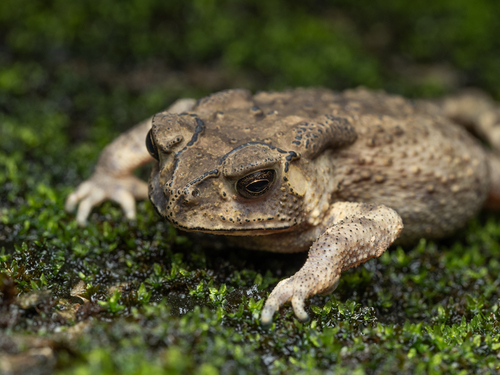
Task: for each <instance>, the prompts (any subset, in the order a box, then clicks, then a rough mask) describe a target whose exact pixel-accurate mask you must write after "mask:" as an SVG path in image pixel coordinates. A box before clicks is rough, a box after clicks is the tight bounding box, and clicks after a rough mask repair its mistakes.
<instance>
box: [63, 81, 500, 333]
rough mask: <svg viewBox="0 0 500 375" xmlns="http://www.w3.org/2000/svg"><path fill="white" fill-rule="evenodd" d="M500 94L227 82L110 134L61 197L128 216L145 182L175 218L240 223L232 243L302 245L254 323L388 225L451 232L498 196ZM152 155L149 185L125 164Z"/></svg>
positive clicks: (388, 239) (421, 232)
mask: <svg viewBox="0 0 500 375" xmlns="http://www.w3.org/2000/svg"><path fill="white" fill-rule="evenodd" d="M464 124H466V125H468V126H469V127H472V128H473V131H474V133H475V134H479V135H480V136H481V137H483V138H484V139H485V140H486V141H487V142H489V143H490V144H491V145H492V146H493V148H494V149H498V148H499V147H500V130H499V129H500V126H498V125H500V107H498V106H497V105H496V104H495V103H494V102H493V101H492V100H491V99H489V98H488V97H486V96H485V95H483V94H481V93H478V92H465V93H462V94H460V95H457V96H455V97H450V98H445V99H441V100H434V101H425V100H415V101H409V100H406V99H404V98H402V97H401V96H397V95H390V94H387V93H385V92H381V91H369V90H366V89H363V88H359V89H355V90H347V91H344V92H333V91H330V90H328V89H321V88H313V89H296V90H289V91H283V92H260V93H257V94H255V95H252V94H251V93H250V92H249V91H247V90H242V89H234V90H227V91H223V92H218V93H215V94H212V95H210V96H208V97H205V98H202V99H200V100H198V101H195V100H193V99H182V100H179V101H177V102H176V103H174V104H173V105H172V106H171V107H170V108H169V109H167V110H166V111H164V112H161V113H158V114H156V115H155V116H153V117H152V118H151V119H148V120H146V121H144V122H142V123H140V124H138V125H137V126H136V127H134V128H132V129H131V130H130V131H128V132H127V133H125V134H123V135H121V136H120V137H118V138H117V139H116V140H115V141H113V142H112V143H111V144H110V145H108V146H107V147H106V148H105V149H104V151H103V152H102V154H101V156H100V158H99V161H98V163H97V166H96V169H95V172H94V174H93V175H92V176H91V177H90V178H89V179H88V180H87V181H85V182H83V183H82V184H81V185H80V186H79V187H78V188H77V189H76V190H75V191H74V192H73V193H72V194H70V195H69V196H68V198H67V201H66V209H67V210H68V211H72V210H74V209H75V208H76V206H77V205H78V212H77V216H76V219H77V221H78V223H79V224H80V225H85V223H86V219H87V217H88V215H89V213H90V211H91V209H92V207H93V206H95V205H97V204H99V203H100V202H102V201H104V200H106V199H111V200H114V201H116V202H118V203H119V204H120V205H121V206H122V207H123V210H124V212H125V215H126V216H127V218H129V219H134V218H135V216H136V211H135V200H136V199H144V198H146V197H147V196H149V199H150V200H151V202H152V204H153V206H154V208H155V209H156V211H157V212H158V214H159V215H160V216H162V217H163V218H165V219H166V220H168V221H169V222H171V223H172V224H173V225H174V226H175V227H177V228H180V229H182V230H185V231H199V232H205V233H212V234H220V235H226V236H245V240H244V241H241V242H240V244H241V246H245V247H248V248H252V249H259V250H268V251H275V252H283V253H289V252H297V251H305V250H308V251H309V256H308V259H307V261H306V263H305V264H304V266H303V267H302V268H301V269H300V270H299V271H298V272H297V273H296V274H295V275H293V276H291V277H289V278H287V279H284V280H282V281H281V282H279V283H278V285H277V286H276V287H275V288H274V290H273V291H272V292H271V294H270V295H269V297H268V299H267V301H266V303H265V305H264V308H263V310H262V315H261V321H262V323H263V324H264V325H267V324H270V323H271V322H272V317H273V314H274V313H275V312H276V311H277V310H278V309H279V308H280V307H281V306H282V305H283V304H285V303H287V302H291V304H292V307H293V310H294V313H295V315H296V317H297V318H298V319H299V320H302V321H303V320H306V319H307V318H308V315H307V312H306V311H305V308H304V301H305V300H306V299H307V298H308V297H311V296H313V295H315V294H318V293H322V294H327V293H331V292H332V291H333V290H334V289H335V288H336V286H337V285H338V282H339V278H340V274H341V272H342V271H344V270H346V269H348V268H351V267H354V266H357V265H359V264H360V263H363V262H366V261H367V260H368V259H370V258H374V257H378V256H380V255H381V254H382V253H383V252H384V251H385V250H386V249H387V248H388V247H389V246H390V245H391V244H392V243H393V242H394V241H395V240H396V239H398V241H402V242H408V241H412V240H416V239H418V238H420V237H426V238H439V237H443V236H446V235H449V234H451V233H452V232H453V231H455V230H456V229H457V228H460V227H461V226H463V225H464V223H465V222H466V221H467V220H468V219H469V218H470V217H471V216H472V215H474V214H475V213H476V212H477V211H478V210H479V209H480V208H481V207H482V205H483V204H484V203H485V202H486V203H487V204H489V205H490V206H491V207H495V206H498V202H500V196H499V194H498V193H499V192H500V178H499V176H500V174H499V171H500V168H498V166H499V162H498V160H499V159H498V158H497V157H496V156H495V154H494V153H493V152H491V151H487V150H486V149H485V148H484V147H483V146H482V145H481V144H480V143H479V142H478V141H477V140H476V139H475V138H474V137H472V136H471V135H470V134H469V133H468V131H467V130H466V129H465V128H464V126H462V125H464ZM145 163H152V164H153V168H152V173H151V177H150V181H149V185H148V184H146V183H145V182H143V181H141V180H140V179H138V178H137V177H135V176H134V175H133V170H134V169H135V168H137V167H139V166H141V165H143V164H145Z"/></svg>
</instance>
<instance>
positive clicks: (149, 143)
mask: <svg viewBox="0 0 500 375" xmlns="http://www.w3.org/2000/svg"><path fill="white" fill-rule="evenodd" d="M146 148H147V149H148V152H149V155H151V156H152V157H153V158H155V159H156V160H158V161H159V160H160V157H159V156H158V149H157V148H156V145H155V143H154V141H153V134H151V130H150V131H149V132H148V135H147V136H146Z"/></svg>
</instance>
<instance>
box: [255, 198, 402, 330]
mask: <svg viewBox="0 0 500 375" xmlns="http://www.w3.org/2000/svg"><path fill="white" fill-rule="evenodd" d="M330 212H331V214H330V222H331V225H330V227H329V228H328V229H327V230H326V231H325V232H324V233H323V234H322V235H321V236H319V238H318V239H317V240H316V241H315V242H314V243H313V245H312V246H311V249H310V250H309V257H308V259H307V261H306V263H305V264H304V266H303V267H302V268H301V269H300V270H299V271H298V272H297V273H296V274H295V275H293V276H292V277H290V278H288V279H285V280H282V281H280V282H279V283H278V285H277V286H276V287H275V288H274V290H273V291H272V292H271V294H270V295H269V298H268V299H267V301H266V303H265V305H264V308H263V310H262V315H261V321H262V324H263V325H269V324H270V323H271V322H272V318H273V315H274V313H275V312H276V311H277V310H278V309H279V308H280V307H281V306H282V305H283V304H285V303H286V302H288V301H291V302H292V306H293V310H294V313H295V316H296V317H297V319H299V320H301V321H305V320H307V319H308V315H307V313H306V311H305V309H304V302H305V299H306V298H309V297H311V296H314V295H316V294H319V293H324V294H327V293H331V292H333V291H334V289H335V287H336V286H337V284H338V281H339V279H340V274H341V272H342V271H345V270H346V269H348V268H351V267H354V266H357V265H358V264H360V263H363V262H366V261H367V260H368V259H370V258H373V257H378V256H380V255H381V254H382V253H383V252H384V251H385V250H386V249H387V248H388V247H389V246H390V245H391V243H392V242H393V241H394V240H395V239H396V238H397V237H398V236H399V234H400V233H401V231H402V229H403V222H402V220H401V217H400V216H399V215H398V214H397V213H396V211H394V210H393V209H391V208H388V207H386V206H382V205H380V206H376V205H370V204H365V203H351V202H339V203H335V204H334V205H333V206H332V208H331V211H330Z"/></svg>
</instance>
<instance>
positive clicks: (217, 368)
mask: <svg viewBox="0 0 500 375" xmlns="http://www.w3.org/2000/svg"><path fill="white" fill-rule="evenodd" d="M499 4H500V3H499V2H495V1H487V0H480V1H475V2H470V1H465V0H463V1H462V0H460V1H457V0H454V1H447V0H442V1H421V2H403V1H385V0H384V1H378V0H375V1H374V0H370V1H365V0H356V1H351V0H350V1H344V0H342V1H337V2H335V3H326V2H323V1H310V2H307V3H305V2H299V1H295V0H288V1H285V0H277V1H268V0H256V1H250V0H245V1H239V2H232V1H227V0H217V1H184V2H180V1H159V0H147V1H144V0H140V1H133V0H130V1H121V2H117V1H115V0H102V1H100V2H99V3H98V4H97V3H95V2H93V1H87V0H83V1H78V2H67V1H66V2H65V1H60V0H49V1H45V2H33V1H29V0H16V1H14V0H5V1H1V2H0V348H2V350H3V351H4V353H3V355H5V357H2V361H5V360H9V361H11V360H12V362H9V363H14V361H13V358H21V359H22V360H20V361H17V362H15V363H19V364H20V366H21V369H22V371H24V372H25V373H28V372H29V371H30V367H29V366H33V367H31V368H42V369H46V370H47V371H48V372H50V371H56V372H60V373H77V374H90V373H92V374H108V373H117V372H119V373H123V374H141V373H168V374H174V373H179V374H180V373H195V374H216V373H270V374H283V373H299V374H301V373H304V374H305V373H308V374H320V373H324V372H325V371H326V370H330V371H331V372H335V373H353V374H364V373H393V374H396V373H398V374H399V373H454V374H455V373H494V372H496V371H497V370H498V366H500V360H499V359H498V353H499V350H500V332H499V324H498V319H499V314H500V313H499V292H498V284H499V282H500V281H499V276H498V275H499V274H500V261H499V260H498V259H499V255H500V245H499V240H500V222H499V218H498V215H496V214H491V213H490V214H486V213H483V214H482V215H481V216H480V217H479V218H476V219H475V220H473V221H471V222H470V223H469V224H468V227H467V228H466V229H465V230H464V231H462V232H461V233H459V234H457V235H456V236H455V237H454V238H451V239H447V240H444V241H441V242H438V243H430V242H426V241H421V242H420V243H419V244H416V245H415V247H414V248H408V249H402V248H394V249H392V250H391V251H389V252H386V253H385V254H384V255H383V256H382V257H381V258H379V259H377V260H372V261H370V262H368V263H367V264H365V265H363V266H360V267H358V268H356V269H354V270H349V271H347V272H345V273H344V275H343V277H342V279H341V282H340V285H339V288H338V289H337V290H336V292H335V293H334V294H333V295H332V296H327V297H322V296H316V297H314V298H312V299H311V300H310V302H308V307H307V308H308V309H309V312H310V314H311V321H310V322H308V323H306V324H302V323H299V322H298V321H296V320H295V319H294V318H293V314H292V311H291V308H290V307H286V308H284V309H283V310H282V311H281V312H280V314H279V317H277V318H276V320H275V323H274V324H273V325H272V326H271V328H270V329H268V330H265V329H262V327H261V326H260V324H259V322H258V316H259V312H260V309H261V308H262V304H263V301H264V299H265V298H266V296H267V294H268V292H269V291H270V290H271V289H272V287H273V286H274V285H275V284H276V282H277V281H278V280H279V279H280V278H282V277H284V276H287V275H291V274H293V273H294V272H295V271H296V270H297V269H298V268H299V267H300V266H301V265H302V264H303V262H304V259H305V254H292V255H279V254H268V253H260V252H258V253H256V252H249V251H244V250H242V249H239V248H237V247H234V246H233V247H232V246H230V245H228V244H225V243H224V242H223V241H222V240H221V239H218V238H217V239H213V238H210V239H208V240H207V239H204V238H200V237H191V238H188V237H186V236H184V235H180V234H178V233H176V231H175V229H173V228H172V227H171V226H169V225H168V224H167V223H165V222H162V221H160V220H159V219H158V218H157V216H156V214H155V213H154V210H153V209H152V207H151V205H150V204H149V203H147V202H142V203H140V204H139V205H138V219H137V221H136V222H134V223H129V222H127V221H126V220H125V219H124V218H123V215H122V212H121V210H120V208H119V207H118V206H117V205H115V204H113V203H109V202H108V203H105V204H103V205H102V206H101V207H99V208H97V209H95V210H94V211H93V214H92V215H91V217H90V220H89V226H88V227H87V228H84V229H82V228H78V227H77V225H76V223H75V221H74V217H73V216H72V215H68V214H66V213H65V212H64V211H63V204H64V200H65V197H66V196H67V195H68V194H69V192H70V191H71V190H72V189H73V188H74V187H75V186H76V185H77V184H78V183H79V182H81V181H82V179H84V178H86V177H88V176H89V175H90V173H91V171H92V167H93V165H94V163H95V161H96V159H97V156H98V154H99V152H100V150H101V149H102V148H103V147H104V145H106V144H107V143H108V142H110V141H111V140H112V139H113V138H114V137H115V136H116V135H117V134H119V133H120V132H121V131H123V130H124V129H127V128H128V127H130V126H131V125H132V124H134V123H136V122H138V121H140V120H142V119H144V118H146V117H148V116H149V115H151V114H152V113H155V112H156V111H159V110H161V109H163V108H165V107H166V106H167V105H168V104H169V103H171V102H172V101H173V100H175V99H176V98H178V97H187V96H194V97H199V96H201V95H204V94H206V93H209V92H211V91H214V90H218V89H224V88H228V87H236V86H245V87H248V88H250V89H253V90H256V89H277V88H283V87H291V86H297V85H321V86H328V87H331V88H334V89H342V88H345V87H352V86H356V85H365V86H369V87H374V88H385V89H387V90H390V91H396V92H399V93H404V94H407V95H411V96H419V95H427V96H435V95H438V94H441V93H444V92H448V91H451V90H453V89H455V88H457V87H461V86H465V85H475V86H478V87H480V88H482V89H484V90H486V91H487V92H489V93H490V94H492V95H493V96H495V97H496V98H497V99H498V98H500V91H499V88H500V54H499V51H500V45H499V43H500V42H499V39H498V35H500V30H499V28H500V23H498V22H497V20H498V18H499V16H500V8H499V6H500V5H499ZM139 174H140V175H141V176H147V172H146V171H140V172H139ZM40 348H43V350H45V352H43V351H42V352H40V351H37V350H40ZM47 350H48V352H47ZM36 353H38V354H36ZM40 353H45V354H43V355H42V356H41V357H40ZM47 353H48V354H47ZM16 356H17V357H16ZM37 356H38V357H37ZM44 356H45V357H44ZM37 358H38V359H37ZM40 358H41V359H40ZM41 360H43V361H42V362H37V361H41ZM22 366H24V367H22ZM0 368H1V367H0ZM0 371H1V370H0Z"/></svg>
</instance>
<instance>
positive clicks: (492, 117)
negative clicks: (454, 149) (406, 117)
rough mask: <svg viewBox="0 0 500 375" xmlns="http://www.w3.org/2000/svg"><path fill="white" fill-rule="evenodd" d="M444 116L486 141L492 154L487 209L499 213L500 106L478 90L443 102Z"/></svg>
mask: <svg viewBox="0 0 500 375" xmlns="http://www.w3.org/2000/svg"><path fill="white" fill-rule="evenodd" d="M441 108H442V110H443V112H444V114H445V115H446V116H447V117H449V118H451V119H452V120H454V121H456V122H458V123H462V124H465V125H466V126H468V127H471V128H472V129H473V131H474V132H475V133H476V134H477V135H479V136H480V137H482V138H483V139H484V140H486V141H487V142H488V143H489V144H490V145H491V146H492V147H493V151H490V152H489V153H488V163H489V167H490V180H491V188H490V193H489V195H488V198H487V200H486V202H485V207H487V208H489V209H493V210H500V105H499V103H497V102H495V101H494V100H493V99H492V98H491V97H489V96H488V95H487V94H485V93H484V92H482V91H479V90H473V89H470V90H467V91H464V92H462V93H460V94H459V95H456V96H451V97H448V98H445V99H443V100H442V102H441Z"/></svg>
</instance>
